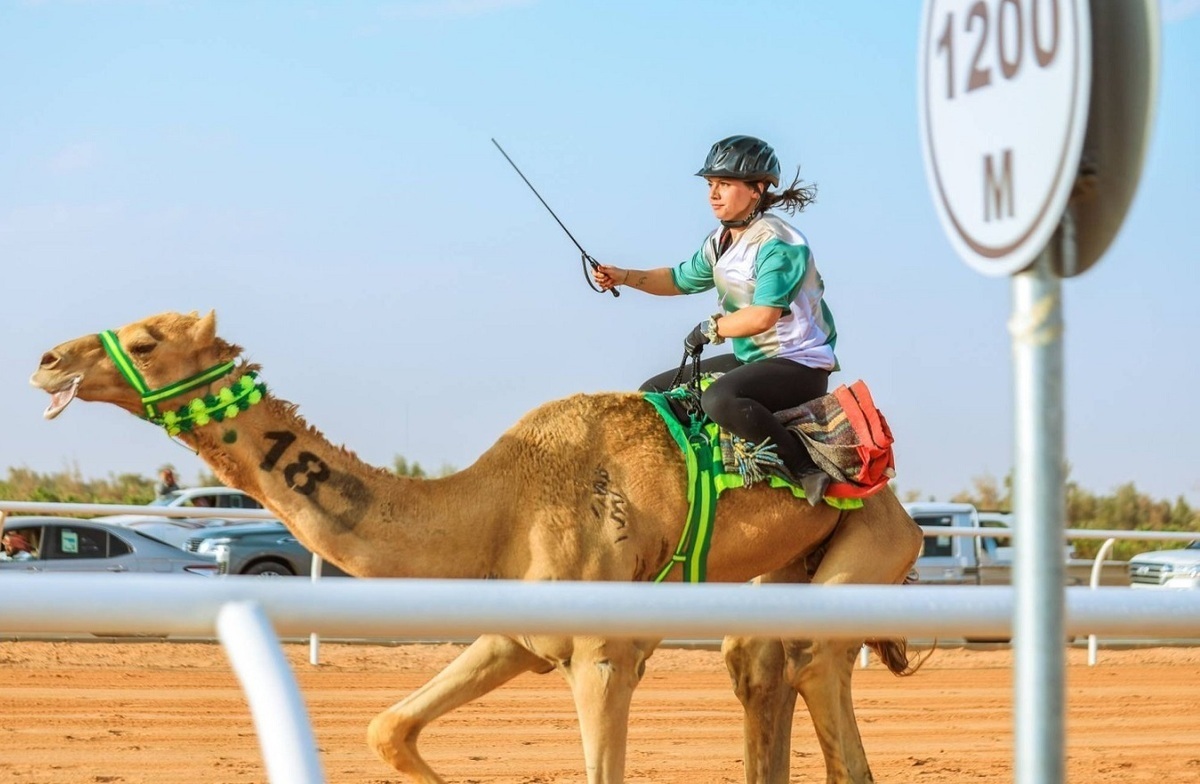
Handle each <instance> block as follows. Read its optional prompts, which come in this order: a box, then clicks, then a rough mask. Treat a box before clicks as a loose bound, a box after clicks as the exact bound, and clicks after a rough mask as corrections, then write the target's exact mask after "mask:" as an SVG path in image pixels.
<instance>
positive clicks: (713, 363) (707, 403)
mask: <svg viewBox="0 0 1200 784" xmlns="http://www.w3.org/2000/svg"><path fill="white" fill-rule="evenodd" d="M700 372H701V373H723V374H724V375H722V376H721V377H720V378H718V379H717V380H716V381H714V382H713V383H712V384H711V385H709V387H708V389H706V390H704V393H703V394H702V395H701V396H700V406H701V407H702V408H703V409H704V413H706V414H708V415H709V417H711V418H712V420H713V421H714V422H716V423H717V424H718V425H720V426H721V427H723V428H725V429H726V430H728V431H729V432H730V433H733V434H734V435H735V436H738V437H739V438H744V439H746V440H747V441H752V442H754V443H756V444H761V443H762V442H763V441H765V440H767V439H768V438H769V439H771V443H772V444H775V445H776V447H775V448H776V454H778V455H779V457H780V459H781V460H783V463H784V465H786V466H787V467H788V468H789V469H790V470H791V472H792V473H793V474H794V475H796V476H799V475H800V474H803V473H806V472H808V471H811V470H813V469H814V468H816V467H817V465H816V463H814V462H813V459H812V457H810V456H809V454H808V450H807V449H805V448H804V446H803V445H802V444H801V443H800V440H799V439H798V438H797V437H796V436H794V435H792V434H791V433H790V432H788V430H787V428H785V427H784V426H783V425H781V424H780V423H779V420H778V419H776V418H775V414H774V412H776V411H783V410H785V409H788V408H795V407H796V406H798V405H801V404H802V403H807V402H808V401H810V400H815V399H816V398H818V397H820V396H821V395H824V394H825V393H826V392H828V391H829V371H828V370H819V369H817V368H811V367H808V366H807V365H801V364H800V363H799V362H794V361H792V360H790V359H783V358H782V357H771V358H769V359H760V360H757V361H755V362H748V363H742V362H740V361H739V360H738V359H737V357H735V356H733V355H732V354H722V355H720V356H716V357H710V358H708V359H702V360H700ZM676 373H678V370H677V369H676V370H668V371H666V372H665V373H659V374H658V375H657V376H654V377H653V378H651V379H650V380H648V381H646V383H644V384H642V386H641V391H642V392H665V391H667V389H668V388H669V387H670V384H671V382H672V381H673V380H674V378H675V375H676ZM684 376H685V377H687V376H688V373H687V371H686V370H685V372H684ZM683 380H687V379H686V378H684V379H683Z"/></svg>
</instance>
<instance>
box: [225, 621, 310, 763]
mask: <svg viewBox="0 0 1200 784" xmlns="http://www.w3.org/2000/svg"><path fill="white" fill-rule="evenodd" d="M217 636H218V637H220V638H221V644H222V645H224V646H225V653H226V655H227V656H229V661H230V663H231V664H232V665H233V671H234V672H235V673H236V674H237V678H238V681H240V682H241V684H242V690H243V691H244V692H245V693H246V700H247V702H249V703H250V715H251V716H252V717H253V718H254V729H255V731H256V732H257V733H258V744H259V747H260V748H261V749H262V755H263V764H264V765H265V766H266V768H267V779H268V780H269V781H270V782H271V784H324V782H325V775H324V774H323V773H322V771H321V762H320V760H319V759H318V758H317V746H316V743H315V742H314V741H313V734H312V725H311V724H310V723H309V720H308V711H307V710H306V709H305V707H304V700H303V698H301V696H300V689H299V687H298V686H297V685H296V679H295V678H294V677H292V670H291V668H290V667H289V666H288V663H287V659H286V658H285V657H284V655H283V650H282V649H281V648H280V647H279V638H278V637H277V636H276V635H275V629H274V628H273V627H272V626H271V622H270V621H269V620H268V619H267V614H266V613H265V612H264V611H263V608H262V605H260V604H259V603H258V602H254V601H235V602H226V603H225V604H224V605H222V606H221V609H220V610H219V611H218V612H217Z"/></svg>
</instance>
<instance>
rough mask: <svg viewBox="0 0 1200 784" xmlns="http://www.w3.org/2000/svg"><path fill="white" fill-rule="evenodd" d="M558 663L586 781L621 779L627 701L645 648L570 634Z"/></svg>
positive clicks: (611, 783)
mask: <svg viewBox="0 0 1200 784" xmlns="http://www.w3.org/2000/svg"><path fill="white" fill-rule="evenodd" d="M559 667H560V668H561V669H562V672H563V675H564V676H565V677H566V679H567V683H568V684H570V686H571V693H572V694H573V695H574V697H575V710H576V712H577V713H578V714H579V731H580V733H581V734H582V735H583V758H584V763H585V765H586V767H587V780H588V784H621V782H622V781H624V779H625V744H626V742H627V740H628V736H629V705H630V702H631V701H632V699H633V690H634V688H636V687H637V685H638V682H639V681H640V680H641V678H642V673H643V672H644V671H645V667H646V651H645V650H644V649H643V648H642V647H640V646H639V645H637V644H636V643H635V642H633V641H630V640H605V639H597V638H594V637H588V638H579V637H577V638H575V641H574V646H573V648H572V651H571V658H570V659H569V660H567V661H564V662H562V663H561V664H560V665H559Z"/></svg>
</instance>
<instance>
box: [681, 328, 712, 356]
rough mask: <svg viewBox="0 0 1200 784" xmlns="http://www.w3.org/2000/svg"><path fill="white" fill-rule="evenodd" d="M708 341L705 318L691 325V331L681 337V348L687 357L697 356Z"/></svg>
mask: <svg viewBox="0 0 1200 784" xmlns="http://www.w3.org/2000/svg"><path fill="white" fill-rule="evenodd" d="M708 342H709V340H708V319H705V320H704V321H701V322H700V323H699V324H697V325H696V326H694V327H692V331H691V332H689V333H688V336H687V337H686V338H684V339H683V350H684V351H686V352H687V355H688V356H689V357H698V356H700V352H701V351H703V350H704V344H705V343H708Z"/></svg>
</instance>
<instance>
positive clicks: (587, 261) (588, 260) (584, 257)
mask: <svg viewBox="0 0 1200 784" xmlns="http://www.w3.org/2000/svg"><path fill="white" fill-rule="evenodd" d="M492 144H494V145H496V149H497V150H499V151H500V154H501V155H503V156H504V160H506V161H508V163H509V165H510V166H512V167H513V170H514V171H516V173H517V174H519V175H520V176H521V179H522V180H525V184H526V185H528V186H529V190H531V191H533V195H534V196H537V198H538V201H540V202H541V203H542V206H543V207H545V208H546V211H547V212H549V213H550V215H551V217H553V218H554V220H555V221H556V222H557V223H558V225H559V226H561V227H562V230H563V231H565V232H566V233H567V236H568V237H570V238H571V242H574V243H575V247H576V248H579V253H580V254H581V255H580V263H581V264H583V277H584V279H585V280H586V281H587V284H588V285H589V286H591V287H592V290H593V291H600V289H598V288H596V284H594V283H592V278H591V276H590V275H588V271H587V268H588V266H589V265H590V266H591V268H592V269H596V268H597V267H599V266H600V262H598V261H596V260H595V259H594V258H592V256H591V254H589V253H588V252H587V251H586V250H584V249H583V246H582V245H580V244H579V241H578V240H577V239H575V235H573V234H571V231H570V230H569V229H568V228H567V227H566V226H564V225H563V222H562V221H561V220H559V219H558V216H557V215H555V214H554V210H552V209H550V205H549V204H547V203H546V200H545V199H543V198H542V194H540V193H538V192H537V188H535V187H533V183H531V182H530V181H529V179H528V178H527V177H526V176H525V175H524V174H522V173H521V170H520V169H519V168H517V164H515V163H513V159H512V158H509V157H508V153H506V152H505V151H504V148H503V147H501V146H500V142H498V141H496V140H495V139H492ZM608 291H609V293H610V294H612V295H613V296H614V297H619V296H621V292H619V291H617V290H616V289H615V288H611V289H609V290H608Z"/></svg>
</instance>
